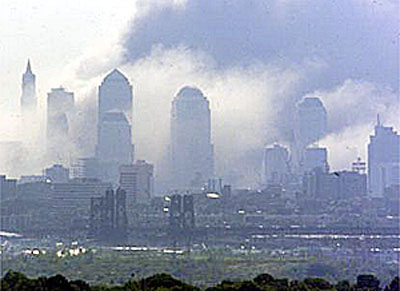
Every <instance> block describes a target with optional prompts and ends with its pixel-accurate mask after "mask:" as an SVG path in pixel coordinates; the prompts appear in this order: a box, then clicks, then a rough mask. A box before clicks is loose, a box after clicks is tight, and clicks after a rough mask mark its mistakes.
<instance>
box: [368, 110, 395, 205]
mask: <svg viewBox="0 0 400 291" xmlns="http://www.w3.org/2000/svg"><path fill="white" fill-rule="evenodd" d="M399 184H400V135H398V134H397V132H396V131H394V130H393V127H387V126H383V125H381V123H380V121H379V118H378V123H377V125H376V126H375V132H374V135H371V136H370V143H369V144H368V192H369V194H370V195H371V196H375V197H382V195H383V193H384V190H385V188H386V187H390V186H392V185H399Z"/></svg>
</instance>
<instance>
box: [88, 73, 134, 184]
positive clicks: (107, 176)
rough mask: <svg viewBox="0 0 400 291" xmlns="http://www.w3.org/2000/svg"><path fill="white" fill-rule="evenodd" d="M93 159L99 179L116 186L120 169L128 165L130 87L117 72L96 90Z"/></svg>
mask: <svg viewBox="0 0 400 291" xmlns="http://www.w3.org/2000/svg"><path fill="white" fill-rule="evenodd" d="M98 108H99V112H98V125H97V132H98V134H97V147H96V158H97V160H98V162H99V168H100V178H101V179H103V180H105V181H109V182H112V183H117V182H118V169H119V167H120V166H121V165H129V164H132V162H133V160H134V148H133V145H132V127H131V124H132V86H131V85H130V83H129V81H128V79H127V78H126V77H125V76H124V75H123V74H122V73H121V72H120V71H118V70H117V69H115V70H113V71H112V72H111V73H109V74H108V75H107V76H106V77H105V78H104V80H103V82H102V83H101V85H100V86H99V107H98Z"/></svg>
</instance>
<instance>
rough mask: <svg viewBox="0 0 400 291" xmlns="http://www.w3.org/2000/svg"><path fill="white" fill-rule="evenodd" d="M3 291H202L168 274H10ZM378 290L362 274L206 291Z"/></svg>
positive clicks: (260, 279) (230, 284)
mask: <svg viewBox="0 0 400 291" xmlns="http://www.w3.org/2000/svg"><path fill="white" fill-rule="evenodd" d="M0 290H2V291H20V290H21V291H25V290H26V291H28V290H29V291H128V290H130V291H200V290H201V289H200V288H198V287H195V286H193V285H190V284H187V283H185V282H182V281H180V280H177V279H175V278H173V277H172V276H171V275H169V274H165V273H162V274H156V275H152V276H149V277H147V278H142V279H140V280H135V276H134V275H132V276H131V279H130V280H128V281H127V282H125V283H124V284H120V285H108V284H102V285H95V286H90V285H89V284H88V283H87V282H85V281H83V280H71V281H70V280H68V279H67V278H65V277H64V276H62V275H60V274H57V275H55V276H51V277H48V278H47V277H39V278H37V279H30V278H28V277H27V276H25V274H23V273H19V272H14V271H9V272H7V273H6V274H5V275H4V277H3V278H2V279H1V280H0ZM314 290H332V291H358V290H363V291H364V290H366V291H378V290H381V289H380V287H379V280H378V279H377V278H376V277H375V276H373V275H359V276H358V277H357V283H356V284H351V283H350V282H348V281H346V280H343V281H340V282H338V283H337V284H336V285H333V284H331V283H330V282H328V281H327V280H324V279H321V278H306V279H304V281H298V280H293V281H289V280H288V279H286V278H283V279H275V278H274V277H273V276H272V275H270V274H266V273H264V274H261V275H258V276H256V277H255V278H254V279H253V280H252V281H248V280H242V281H226V280H225V281H222V282H220V283H218V284H216V285H215V286H214V287H209V288H207V289H205V291H314ZM398 290H399V277H398V276H397V277H395V278H394V279H393V280H392V281H391V283H390V284H388V285H387V286H386V287H385V289H384V291H398Z"/></svg>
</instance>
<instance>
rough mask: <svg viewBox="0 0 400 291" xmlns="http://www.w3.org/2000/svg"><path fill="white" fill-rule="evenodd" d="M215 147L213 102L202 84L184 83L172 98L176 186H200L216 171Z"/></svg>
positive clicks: (172, 151)
mask: <svg viewBox="0 0 400 291" xmlns="http://www.w3.org/2000/svg"><path fill="white" fill-rule="evenodd" d="M213 151H214V150H213V145H212V143H211V114H210V106H209V102H208V100H207V98H206V97H205V96H204V95H203V93H202V92H201V91H200V90H199V89H198V88H195V87H183V88H182V89H181V90H180V91H179V92H178V94H177V96H176V97H175V98H174V100H173V101H172V111H171V171H172V187H173V188H178V189H182V188H189V187H199V188H200V187H201V186H202V185H203V184H204V183H205V182H206V181H207V180H208V179H209V178H210V177H212V176H213V175H214V153H213Z"/></svg>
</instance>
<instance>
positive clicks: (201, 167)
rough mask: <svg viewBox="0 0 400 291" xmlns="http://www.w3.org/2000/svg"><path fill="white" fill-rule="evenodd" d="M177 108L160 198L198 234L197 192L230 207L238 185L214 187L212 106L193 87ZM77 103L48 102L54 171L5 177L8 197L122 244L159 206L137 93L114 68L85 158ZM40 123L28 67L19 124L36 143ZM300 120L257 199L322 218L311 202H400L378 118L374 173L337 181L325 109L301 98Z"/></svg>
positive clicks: (399, 175) (396, 169) (268, 158)
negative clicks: (295, 203)
mask: <svg viewBox="0 0 400 291" xmlns="http://www.w3.org/2000/svg"><path fill="white" fill-rule="evenodd" d="M171 99H172V100H171V112H170V141H169V146H168V150H167V152H168V155H167V156H168V163H167V164H168V166H167V167H166V169H167V171H165V172H163V173H162V176H163V180H164V181H166V183H165V187H164V188H163V189H158V193H157V194H158V195H160V194H161V195H165V194H168V195H171V197H174V198H173V199H172V200H173V203H172V205H171V209H170V210H171V212H170V214H169V215H170V223H171V226H172V227H173V228H174V229H175V231H177V232H179V229H180V227H183V226H182V225H191V226H194V221H195V220H194V207H193V204H194V203H195V202H194V200H193V197H192V198H190V197H191V196H190V195H191V194H192V193H208V194H207V195H209V194H210V195H209V196H207V197H209V198H211V199H214V198H218V197H219V195H221V194H223V193H225V194H224V195H223V196H224V199H228V198H227V197H229V199H231V198H230V197H231V194H230V193H231V186H229V185H223V184H222V179H216V178H215V174H216V171H215V162H214V144H213V142H212V136H211V131H212V122H211V111H210V104H209V100H208V99H207V98H206V96H204V94H203V92H202V91H201V90H199V89H198V88H196V87H190V86H184V87H183V88H181V89H180V90H179V91H178V93H177V94H176V96H175V97H173V98H171ZM75 102H76V100H75V96H74V94H73V93H72V92H68V90H66V89H65V88H62V87H60V88H54V89H51V91H50V92H49V93H48V95H47V122H46V158H47V159H48V160H49V161H51V164H54V165H53V166H51V167H49V168H47V169H45V170H44V174H43V175H33V176H21V178H20V179H19V180H18V181H16V180H14V179H7V178H6V176H0V195H1V198H2V199H8V198H10V197H13V196H14V195H15V191H16V187H17V182H18V185H20V186H19V191H20V192H21V193H33V192H35V193H38V197H37V198H38V199H45V200H44V201H46V203H49V205H50V206H51V208H52V209H56V210H57V214H58V215H59V217H65V218H66V219H67V218H68V219H70V220H71V221H70V226H74V227H76V228H77V229H79V228H80V227H82V225H84V224H85V222H82V221H81V220H80V218H81V217H84V216H85V214H86V215H87V213H88V209H89V208H90V209H91V212H90V213H91V215H90V225H91V230H92V231H91V234H92V235H96V234H97V235H99V234H100V233H104V229H109V230H110V231H111V232H115V234H116V236H121V237H124V236H125V235H126V234H124V233H121V231H119V230H120V229H126V227H127V224H128V222H129V221H130V219H131V217H132V215H133V214H134V213H133V212H132V209H133V208H135V205H141V204H146V203H147V204H149V205H153V204H154V205H156V204H157V203H159V202H157V201H156V200H154V199H153V198H155V196H157V195H154V194H155V193H154V192H155V191H154V188H155V187H154V184H155V183H154V171H155V170H154V166H153V165H152V164H150V163H148V162H146V161H144V160H141V159H140V157H137V156H136V155H135V147H134V144H133V140H132V131H134V128H135V124H133V120H134V119H133V116H132V115H133V89H132V85H131V84H130V82H129V80H128V78H127V77H126V76H124V75H123V74H122V73H121V72H120V71H119V70H117V69H115V70H113V71H112V72H110V73H109V74H108V75H107V76H106V77H105V78H104V80H103V81H102V83H101V84H100V86H99V87H98V100H97V142H96V146H95V150H94V152H93V153H92V155H89V156H84V157H77V156H76V155H75V153H74V150H73V149H74V148H75V147H76V146H79V141H76V140H74V139H72V138H71V132H72V131H73V130H75V131H76V130H78V131H79V129H76V128H74V126H76V125H74V119H75V118H77V114H78V112H77V110H76V108H75V107H76V104H75ZM37 115H38V111H37V98H36V77H35V75H34V74H33V72H32V68H31V64H30V62H29V61H28V65H27V68H26V72H25V73H24V74H23V81H22V96H21V117H22V118H21V120H22V123H23V127H24V128H25V129H28V130H27V133H32V135H34V134H33V132H34V131H35V129H34V126H33V125H34V123H35V120H36V119H37V118H36V117H37ZM293 119H294V123H293V124H294V125H293V126H292V129H291V131H292V134H291V139H289V141H287V142H286V143H285V144H280V143H275V144H273V145H270V146H267V147H266V148H265V149H264V158H263V160H262V161H260V169H261V180H262V182H261V185H260V187H259V190H258V191H266V193H267V196H268V197H272V198H274V197H281V196H282V195H283V194H282V193H292V194H293V196H296V197H298V196H299V197H301V198H302V199H303V200H302V201H303V202H304V201H305V202H306V203H308V206H309V208H314V209H318V205H314V204H313V203H315V202H316V201H318V200H320V199H345V198H357V197H358V198H360V197H366V196H369V197H383V196H385V197H386V196H388V197H394V196H396V195H397V196H399V195H398V194H396V193H398V192H399V187H400V186H399V185H400V166H399V164H400V136H399V135H398V134H397V133H396V132H395V131H394V130H393V128H391V127H386V126H384V125H382V123H381V122H380V120H379V116H378V121H377V124H376V126H375V133H374V135H371V136H370V142H369V145H368V163H367V165H366V163H364V162H362V161H361V160H360V159H359V160H357V161H356V162H355V163H354V164H353V166H352V168H351V170H346V171H338V172H331V171H330V168H329V164H328V150H327V148H324V147H321V146H320V145H319V141H320V140H321V139H322V138H323V137H325V136H326V135H327V133H328V114H327V110H326V109H325V107H324V105H323V103H322V102H321V100H320V99H319V98H316V97H305V98H303V99H302V100H301V101H299V102H298V103H297V104H296V110H295V116H294V118H293ZM238 131H240V128H238ZM81 138H83V139H85V138H86V137H85V136H84V135H83V136H81ZM29 140H32V139H29ZM33 140H34V139H33ZM232 142H234V141H232ZM77 143H78V144H77ZM28 146H32V144H31V145H28ZM14 150H15V149H14ZM260 150H261V149H260ZM28 158H29V157H28ZM261 165H262V166H261ZM238 167H240V165H238ZM36 182H38V183H39V184H38V183H37V184H35V183H36ZM40 183H41V184H40ZM46 183H47V184H46ZM233 186H235V185H233ZM228 189H229V191H228ZM233 189H234V188H233ZM227 193H229V195H228V194H227ZM237 193H241V192H240V191H239V190H238V192H237ZM257 193H258V192H257ZM182 194H184V196H182V197H183V202H180V201H181V200H180V199H181V198H180V197H181V196H179V195H182ZM188 195H189V196H188ZM213 195H214V196H215V197H214V196H213ZM267 196H266V197H267ZM397 196H396V197H397ZM188 197H189V198H188ZM237 197H239V196H237ZM249 197H250V196H249ZM239 198H240V197H239ZM307 199H308V200H307ZM180 203H183V206H179V205H180ZM175 204H176V205H175ZM178 204H179V205H178ZM154 205H153V206H154ZM157 205H158V204H157ZM177 205H178V206H177ZM312 205H314V206H315V207H314V206H312ZM157 207H158V208H157ZM156 208H157V209H161V208H162V205H161V206H159V205H158V206H156ZM182 209H183V210H182ZM224 211H225V210H224ZM243 213H244V212H243ZM71 217H72V218H71ZM189 222H190V223H189ZM83 229H84V228H83Z"/></svg>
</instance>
